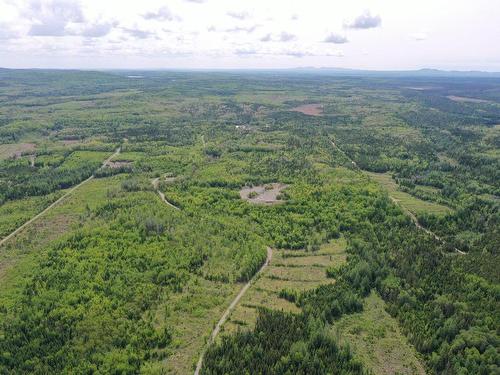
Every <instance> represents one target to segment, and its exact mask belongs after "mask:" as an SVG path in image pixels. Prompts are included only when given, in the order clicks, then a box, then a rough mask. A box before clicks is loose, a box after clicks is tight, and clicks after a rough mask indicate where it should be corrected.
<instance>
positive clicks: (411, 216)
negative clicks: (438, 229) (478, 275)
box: [330, 140, 466, 255]
mask: <svg viewBox="0 0 500 375" xmlns="http://www.w3.org/2000/svg"><path fill="white" fill-rule="evenodd" d="M330 143H331V144H332V146H333V147H334V148H335V149H336V150H338V151H339V152H340V153H341V154H342V155H344V156H345V157H346V158H347V159H348V160H350V161H351V163H352V165H353V166H354V167H355V168H356V169H358V170H360V171H362V170H361V168H359V167H358V165H357V164H356V162H355V161H354V160H352V159H351V158H350V157H349V156H347V154H346V153H345V152H344V151H342V150H341V149H340V148H339V146H337V145H336V144H335V142H334V141H333V140H330ZM389 198H390V199H391V201H392V202H393V203H394V204H396V205H398V206H399V207H401V208H402V209H403V211H404V212H405V213H406V214H407V215H408V216H409V217H410V218H411V221H413V224H415V226H416V227H417V228H418V229H420V230H423V231H424V232H425V233H427V234H428V235H430V236H432V237H434V238H435V239H436V240H438V241H439V242H441V243H443V244H444V243H446V241H445V240H443V239H442V238H441V237H439V236H438V235H437V234H436V233H434V232H432V231H431V230H429V229H427V228H424V227H423V226H422V225H421V224H420V223H419V222H418V219H417V217H416V216H415V215H414V214H413V212H411V211H409V210H407V209H406V208H404V207H403V206H402V205H401V204H400V203H399V202H398V200H397V199H395V198H393V197H391V196H390V195H389ZM454 250H455V251H456V252H457V253H458V254H461V255H465V254H466V253H465V252H463V251H462V250H459V249H457V248H456V247H455V248H454Z"/></svg>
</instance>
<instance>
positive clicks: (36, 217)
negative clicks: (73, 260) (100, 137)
mask: <svg viewBox="0 0 500 375" xmlns="http://www.w3.org/2000/svg"><path fill="white" fill-rule="evenodd" d="M120 151H121V147H118V149H117V150H116V151H115V153H114V154H113V155H111V156H110V157H109V158H107V159H106V160H104V162H103V163H102V166H103V167H104V166H105V165H106V164H107V163H109V161H110V160H111V159H113V157H115V156H116V155H118V154H119V153H120ZM93 178H94V175H92V176H90V177H89V178H87V179H86V180H84V181H82V182H80V183H79V184H78V185H76V186H73V187H72V188H71V189H70V190H68V191H67V192H66V193H64V195H63V196H62V197H60V198H59V199H58V200H56V201H55V202H53V203H51V204H50V205H49V206H48V207H47V208H45V209H44V210H43V211H42V212H40V213H38V214H37V215H35V216H33V217H32V218H31V219H29V220H28V221H27V222H25V223H24V224H23V225H21V226H20V227H18V228H17V229H16V230H15V231H13V232H12V233H11V234H9V235H7V236H6V237H4V238H3V239H2V240H0V246H2V245H3V244H4V243H5V242H7V241H8V240H10V239H11V238H12V237H14V236H15V235H16V234H18V233H19V232H20V231H22V230H23V229H24V228H26V227H27V226H28V225H30V224H31V223H33V222H34V221H35V220H37V219H39V218H40V217H41V216H43V215H45V214H46V213H47V212H48V211H49V210H50V209H52V208H54V207H55V206H57V205H58V204H59V203H61V202H62V201H63V200H64V199H66V198H67V197H68V196H69V195H70V194H71V193H73V192H74V191H75V190H76V189H78V188H79V187H81V186H83V185H85V184H86V183H87V182H89V181H90V180H92V179H93Z"/></svg>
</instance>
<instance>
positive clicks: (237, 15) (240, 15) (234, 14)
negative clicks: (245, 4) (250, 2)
mask: <svg viewBox="0 0 500 375" xmlns="http://www.w3.org/2000/svg"><path fill="white" fill-rule="evenodd" d="M227 15H228V16H229V17H233V18H236V19H238V20H241V21H243V20H247V19H249V18H250V13H248V12H246V11H241V12H227Z"/></svg>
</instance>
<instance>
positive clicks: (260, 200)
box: [240, 183, 288, 204]
mask: <svg viewBox="0 0 500 375" xmlns="http://www.w3.org/2000/svg"><path fill="white" fill-rule="evenodd" d="M287 186H288V185H285V184H280V183H273V184H267V185H259V186H253V187H248V186H245V187H244V188H243V189H241V190H240V197H241V199H244V200H247V201H249V202H251V203H255V204H277V203H284V201H282V200H280V199H279V194H280V193H281V191H282V190H283V189H285V188H286V187H287Z"/></svg>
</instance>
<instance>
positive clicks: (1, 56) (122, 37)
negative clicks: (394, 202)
mask: <svg viewBox="0 0 500 375" xmlns="http://www.w3.org/2000/svg"><path fill="white" fill-rule="evenodd" d="M0 67H8V68H77V69H168V68H182V69H185V68H189V69H191V68H195V69H197V68H203V69H224V68H231V69H233V68H295V67H318V68H319V67H339V68H354V69H375V70H407V69H421V68H435V69H445V70H484V71H500V0H473V1H465V0H418V1H416V0H407V1H405V0H342V1H340V0H135V1H132V0H130V1H128V0H121V1H115V0H80V1H78V0H26V1H24V0H0Z"/></svg>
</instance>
